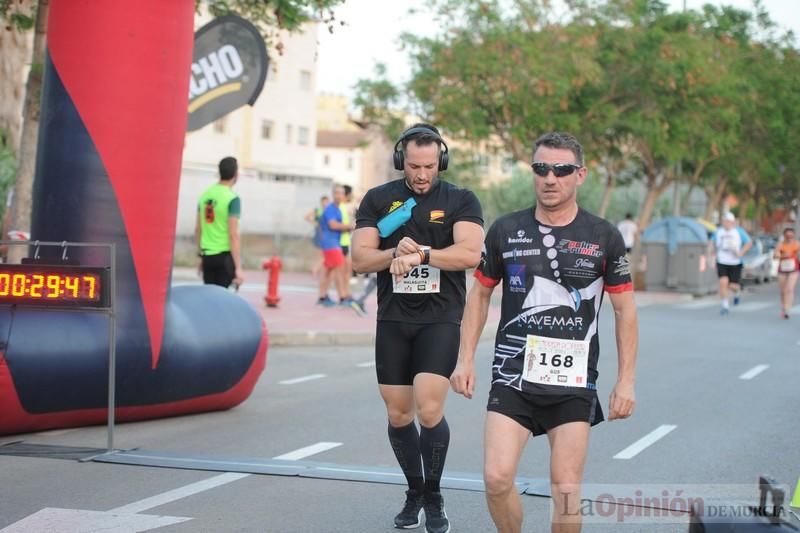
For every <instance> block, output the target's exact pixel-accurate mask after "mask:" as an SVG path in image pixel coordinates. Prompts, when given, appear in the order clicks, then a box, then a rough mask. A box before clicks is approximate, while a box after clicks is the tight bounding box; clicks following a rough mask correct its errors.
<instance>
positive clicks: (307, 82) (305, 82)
mask: <svg viewBox="0 0 800 533" xmlns="http://www.w3.org/2000/svg"><path fill="white" fill-rule="evenodd" d="M300 88H301V89H303V90H304V91H310V90H311V71H310V70H301V71H300Z"/></svg>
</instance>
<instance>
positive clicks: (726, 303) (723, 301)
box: [722, 298, 730, 309]
mask: <svg viewBox="0 0 800 533" xmlns="http://www.w3.org/2000/svg"><path fill="white" fill-rule="evenodd" d="M729 307H730V304H729V303H728V299H727V298H723V299H722V308H723V309H728V308H729Z"/></svg>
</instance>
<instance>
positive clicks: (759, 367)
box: [739, 365, 769, 379]
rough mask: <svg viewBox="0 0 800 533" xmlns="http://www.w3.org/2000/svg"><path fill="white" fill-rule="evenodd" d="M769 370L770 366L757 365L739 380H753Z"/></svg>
mask: <svg viewBox="0 0 800 533" xmlns="http://www.w3.org/2000/svg"><path fill="white" fill-rule="evenodd" d="M768 368H769V365H756V366H754V367H753V368H751V369H750V370H748V371H747V372H745V373H744V374H742V375H741V376H739V379H753V378H754V377H756V376H757V375H759V374H760V373H762V372H763V371H764V370H766V369H768Z"/></svg>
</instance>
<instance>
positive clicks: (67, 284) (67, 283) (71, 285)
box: [64, 276, 78, 298]
mask: <svg viewBox="0 0 800 533" xmlns="http://www.w3.org/2000/svg"><path fill="white" fill-rule="evenodd" d="M64 289H65V290H67V291H71V292H70V296H72V297H73V298H77V297H78V278H75V277H72V276H67V277H66V278H65V279H64Z"/></svg>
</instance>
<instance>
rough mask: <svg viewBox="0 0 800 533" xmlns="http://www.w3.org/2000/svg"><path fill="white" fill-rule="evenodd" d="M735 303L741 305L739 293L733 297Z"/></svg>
mask: <svg viewBox="0 0 800 533" xmlns="http://www.w3.org/2000/svg"><path fill="white" fill-rule="evenodd" d="M733 305H739V295H738V294H737V295H736V296H734V297H733Z"/></svg>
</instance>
